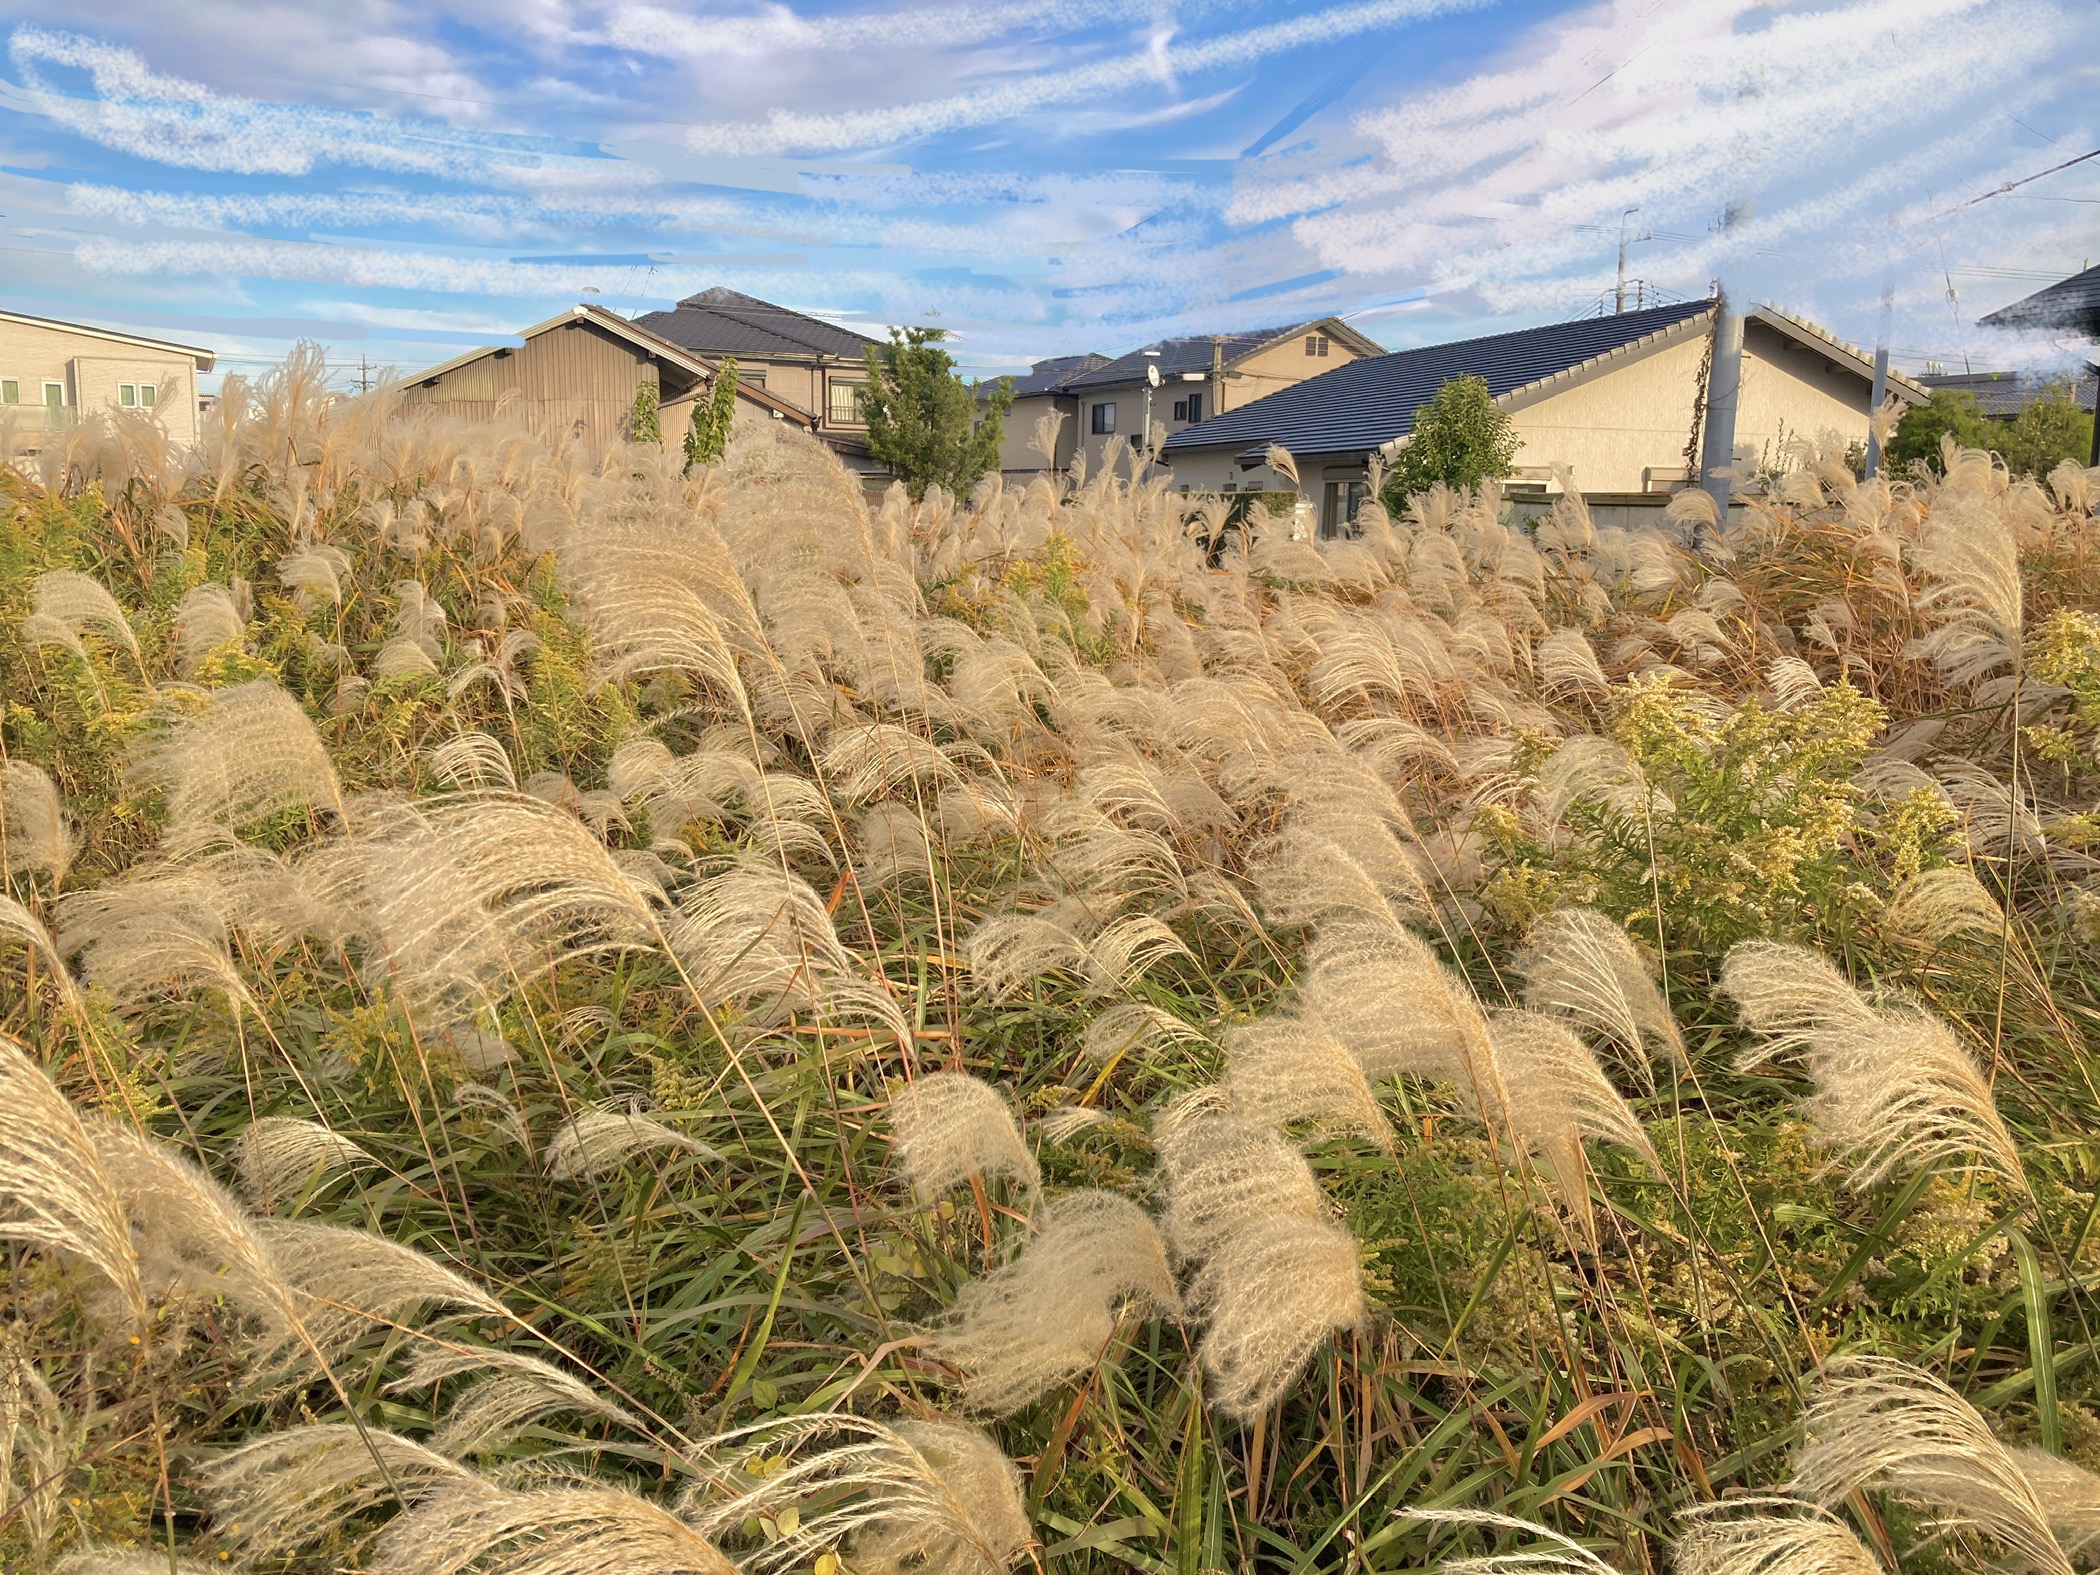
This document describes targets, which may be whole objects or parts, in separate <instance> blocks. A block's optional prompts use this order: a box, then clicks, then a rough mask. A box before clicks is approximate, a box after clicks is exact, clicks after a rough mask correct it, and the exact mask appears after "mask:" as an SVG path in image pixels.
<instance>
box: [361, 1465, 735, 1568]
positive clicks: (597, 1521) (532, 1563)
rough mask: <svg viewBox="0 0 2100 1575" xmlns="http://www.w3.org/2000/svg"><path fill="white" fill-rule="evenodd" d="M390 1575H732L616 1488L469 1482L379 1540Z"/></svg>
mask: <svg viewBox="0 0 2100 1575" xmlns="http://www.w3.org/2000/svg"><path fill="white" fill-rule="evenodd" d="M377 1553H378V1559H379V1567H380V1568H383V1569H385V1570H387V1571H389V1572H390V1575H461V1572H464V1571H467V1570H486V1571H495V1570H501V1571H503V1572H504V1575H600V1572H606V1571H612V1570H618V1571H619V1572H620V1575H737V1569H736V1566H735V1565H733V1564H731V1563H730V1562H729V1560H728V1559H726V1558H724V1557H723V1556H722V1554H721V1552H720V1551H719V1550H718V1549H717V1548H716V1547H715V1546H714V1545H713V1544H712V1543H711V1542H709V1541H708V1540H707V1539H706V1538H705V1537H703V1536H702V1535H701V1534H700V1533H699V1532H697V1531H695V1530H694V1529H693V1528H692V1526H690V1525H688V1524H687V1523H686V1522H685V1521H683V1520H681V1519H679V1518H678V1517H677V1516H676V1515H673V1514H672V1513H671V1512H670V1511H668V1510H666V1509H663V1508H661V1507H659V1506H658V1505H656V1504H653V1503H651V1502H650V1501H649V1500H648V1499H645V1498H641V1497H639V1496H637V1495H636V1494H633V1493H627V1492H623V1491H621V1490H620V1489H618V1488H601V1487H556V1488H541V1489H537V1490H533V1491H529V1492H512V1491H509V1490H507V1489H504V1488H499V1487H497V1486H495V1485H494V1484H493V1483H490V1482H486V1481H482V1480H479V1479H476V1480H474V1481H472V1482H469V1483H467V1484H465V1485H463V1486H460V1487H456V1488H453V1489H450V1490H449V1491H445V1492H441V1493H438V1494H436V1495H434V1496H432V1497H431V1498H429V1499H427V1500H425V1501H424V1502H422V1503H420V1504H418V1505H416V1506H415V1507H413V1508H412V1509H410V1510H409V1511H408V1512H407V1513H406V1514H404V1515H398V1516H396V1517H395V1518H394V1520H393V1521H392V1522H390V1523H389V1524H388V1526H387V1528H386V1530H385V1531H384V1532H383V1533H381V1535H380V1538H379V1544H378V1548H377Z"/></svg>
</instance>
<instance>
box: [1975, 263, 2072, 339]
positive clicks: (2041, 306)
mask: <svg viewBox="0 0 2100 1575" xmlns="http://www.w3.org/2000/svg"><path fill="white" fill-rule="evenodd" d="M1980 321H1981V323H1982V324H1983V326H1984V327H1986V328H2058V329H2069V330H2070V331H2071V332H2072V333H2077V334H2083V335H2085V337H2086V338H2088V339H2100V265H2095V266H2094V267H2091V268H2088V269H2086V271H2085V272H2084V273H2074V274H2072V275H2071V277H2070V278H2068V279H2059V280H2057V281H2056V283H2054V284H2052V285H2050V286H2049V287H2048V288H2047V289H2046V290H2037V291H2035V292H2034V294H2032V295H2030V296H2027V297H2025V298H2023V299H2021V300H2018V301H2015V302H2013V304H2012V305H2010V306H2004V307H2000V308H1999V309H1998V310H1997V311H1995V312H1993V313H1991V315H1990V316H1988V317H1985V318H1982V319H1980Z"/></svg>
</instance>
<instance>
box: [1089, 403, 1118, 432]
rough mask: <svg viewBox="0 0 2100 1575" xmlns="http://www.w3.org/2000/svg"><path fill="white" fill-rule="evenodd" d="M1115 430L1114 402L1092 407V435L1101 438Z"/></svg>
mask: <svg viewBox="0 0 2100 1575" xmlns="http://www.w3.org/2000/svg"><path fill="white" fill-rule="evenodd" d="M1115 429H1116V406H1115V401H1114V400H1110V401H1109V402H1108V403H1106V404H1100V405H1096V406H1094V433H1095V435H1096V436H1097V437H1098V436H1101V435H1104V434H1106V433H1109V432H1113V431H1115Z"/></svg>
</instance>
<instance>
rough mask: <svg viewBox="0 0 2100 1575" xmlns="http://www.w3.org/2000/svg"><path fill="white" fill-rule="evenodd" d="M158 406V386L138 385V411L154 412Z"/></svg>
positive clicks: (149, 384) (150, 384) (156, 384)
mask: <svg viewBox="0 0 2100 1575" xmlns="http://www.w3.org/2000/svg"><path fill="white" fill-rule="evenodd" d="M159 406H160V385H159V384H158V383H141V384H139V409H141V410H155V409H158V408H159Z"/></svg>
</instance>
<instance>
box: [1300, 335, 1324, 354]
mask: <svg viewBox="0 0 2100 1575" xmlns="http://www.w3.org/2000/svg"><path fill="white" fill-rule="evenodd" d="M1305 353H1306V354H1307V355H1309V356H1314V357H1318V358H1320V359H1323V360H1324V359H1325V358H1326V355H1327V336H1326V335H1325V334H1307V335H1306V336H1305Z"/></svg>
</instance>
